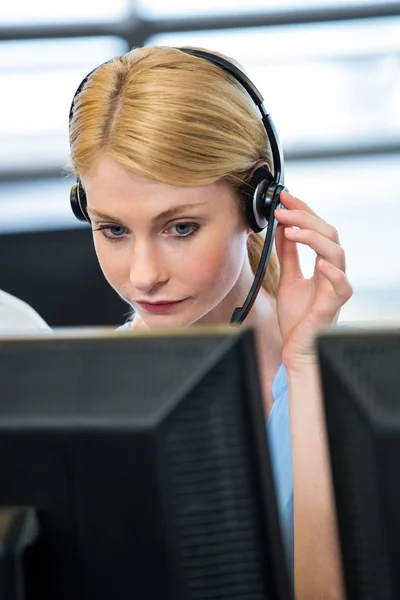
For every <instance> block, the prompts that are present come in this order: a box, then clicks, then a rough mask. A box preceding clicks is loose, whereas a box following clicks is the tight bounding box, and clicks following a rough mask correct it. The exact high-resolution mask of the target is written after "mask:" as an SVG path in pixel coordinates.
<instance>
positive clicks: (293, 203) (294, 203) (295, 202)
mask: <svg viewBox="0 0 400 600" xmlns="http://www.w3.org/2000/svg"><path fill="white" fill-rule="evenodd" d="M279 200H280V202H281V204H282V205H283V206H284V207H285V208H287V209H289V210H291V209H295V208H298V209H300V210H305V211H307V212H309V213H310V214H312V215H315V216H318V215H317V214H316V213H315V212H314V211H313V210H312V209H311V208H310V207H309V206H308V204H306V203H305V202H303V200H300V198H296V196H292V194H289V192H281V194H280V196H279Z"/></svg>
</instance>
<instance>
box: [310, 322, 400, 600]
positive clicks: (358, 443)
mask: <svg viewBox="0 0 400 600" xmlns="http://www.w3.org/2000/svg"><path fill="white" fill-rule="evenodd" d="M318 351H319V358H320V367H321V375H322V385H323V395H324V406H325V412H326V423H327V430H328V437H329V445H330V452H331V464H332V473H333V482H334V490H335V498H336V506H337V516H338V524H339V533H340V540H341V549H342V557H343V568H344V575H345V582H346V590H347V597H348V599H349V600H395V599H398V598H400V569H399V566H400V514H399V511H400V330H399V329H397V330H396V329H393V330H383V331H378V330H374V331H372V330H371V331H361V330H360V331H352V330H349V331H344V330H342V331H336V332H334V331H332V332H330V333H327V334H324V335H322V336H321V337H320V339H319V341H318Z"/></svg>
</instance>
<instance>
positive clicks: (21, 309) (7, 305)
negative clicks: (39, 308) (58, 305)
mask: <svg viewBox="0 0 400 600" xmlns="http://www.w3.org/2000/svg"><path fill="white" fill-rule="evenodd" d="M32 331H51V329H50V327H49V326H48V325H47V323H46V322H45V321H44V320H43V319H42V317H41V316H40V315H39V314H38V313H37V312H36V311H35V310H34V309H33V308H32V307H31V306H29V304H27V303H26V302H23V300H20V299H19V298H16V297H15V296H11V294H7V292H4V291H3V290H0V335H3V334H8V333H16V332H17V333H18V332H20V333H24V332H32Z"/></svg>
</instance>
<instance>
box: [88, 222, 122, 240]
mask: <svg viewBox="0 0 400 600" xmlns="http://www.w3.org/2000/svg"><path fill="white" fill-rule="evenodd" d="M95 231H101V233H102V234H103V235H104V237H106V238H108V239H109V240H117V239H119V238H122V237H123V236H124V235H125V234H126V228H125V227H122V225H100V226H99V227H98V229H95Z"/></svg>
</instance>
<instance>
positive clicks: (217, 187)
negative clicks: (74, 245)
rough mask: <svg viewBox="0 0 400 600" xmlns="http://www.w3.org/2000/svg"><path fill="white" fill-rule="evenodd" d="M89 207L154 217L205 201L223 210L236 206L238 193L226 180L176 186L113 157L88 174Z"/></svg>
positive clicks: (209, 208)
mask: <svg viewBox="0 0 400 600" xmlns="http://www.w3.org/2000/svg"><path fill="white" fill-rule="evenodd" d="M81 179H82V182H83V185H84V187H85V190H86V194H87V200H88V209H89V210H96V211H101V212H109V213H113V214H116V211H117V212H121V213H125V214H126V212H127V211H128V212H131V211H132V210H135V211H139V212H140V213H141V214H147V215H149V216H153V215H154V214H155V213H159V212H161V211H164V210H166V209H168V208H170V206H172V205H173V206H178V205H180V204H181V205H186V204H192V203H193V204H200V203H201V204H202V205H203V207H204V208H206V209H207V208H208V210H211V211H213V212H214V211H215V212H220V211H224V210H225V209H226V208H229V207H231V206H232V203H233V201H234V193H233V190H232V188H231V186H230V185H229V184H228V183H227V182H225V181H221V180H220V181H217V182H214V183H211V184H208V185H202V186H173V185H169V184H166V183H163V182H159V181H156V180H154V179H148V178H146V177H143V176H142V175H139V174H137V173H133V172H130V171H128V170H127V169H124V168H123V167H122V166H121V165H119V164H118V163H117V162H115V161H113V160H111V159H110V158H103V159H101V160H99V161H98V162H97V163H96V165H95V166H94V167H93V168H92V169H91V170H90V171H89V172H88V173H87V174H86V175H84V176H82V178H81Z"/></svg>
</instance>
